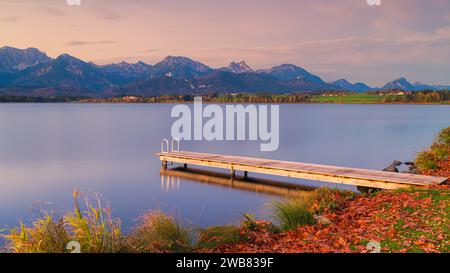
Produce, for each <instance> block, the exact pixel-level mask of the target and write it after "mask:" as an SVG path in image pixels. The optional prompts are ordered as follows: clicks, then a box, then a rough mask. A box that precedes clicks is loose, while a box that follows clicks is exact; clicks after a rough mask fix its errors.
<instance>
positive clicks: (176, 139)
mask: <svg viewBox="0 0 450 273" xmlns="http://www.w3.org/2000/svg"><path fill="white" fill-rule="evenodd" d="M175 143H176V144H177V148H176V149H175V148H174V147H175V145H174V144H175ZM171 151H172V152H179V151H180V140H179V139H178V138H173V139H172V149H171Z"/></svg>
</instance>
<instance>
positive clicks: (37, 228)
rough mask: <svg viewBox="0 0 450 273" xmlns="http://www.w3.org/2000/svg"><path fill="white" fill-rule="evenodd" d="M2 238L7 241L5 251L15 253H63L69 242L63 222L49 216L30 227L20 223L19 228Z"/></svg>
mask: <svg viewBox="0 0 450 273" xmlns="http://www.w3.org/2000/svg"><path fill="white" fill-rule="evenodd" d="M4 237H5V238H6V239H7V241H8V243H7V246H6V250H7V251H9V252H16V253H64V252H66V245H67V243H68V242H69V241H70V240H71V239H70V235H69V233H68V232H67V230H66V229H65V224H64V220H63V219H60V220H59V221H55V220H54V218H53V216H52V215H50V214H45V216H44V217H43V218H41V219H38V220H36V221H34V222H33V225H32V227H26V226H25V225H24V224H23V223H22V222H21V223H20V228H15V229H12V230H10V233H9V235H5V236H4Z"/></svg>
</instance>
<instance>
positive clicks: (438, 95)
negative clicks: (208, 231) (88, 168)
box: [0, 90, 450, 105]
mask: <svg viewBox="0 0 450 273" xmlns="http://www.w3.org/2000/svg"><path fill="white" fill-rule="evenodd" d="M196 96H201V97H202V99H203V103H205V104H207V103H217V104H222V103H241V104H261V103H262V104H392V105H402V104H403V105H404V104H411V105H449V104H450V91H448V90H445V91H417V92H406V91H401V90H396V91H372V92H366V93H351V92H338V91H335V92H311V93H293V94H264V93H261V94H252V93H231V94H217V93H214V94H185V95H159V96H139V95H123V96H115V97H108V98H106V97H104V98H101V97H83V96H17V95H0V103H108V104H120V103H121V104H138V103H139V104H144V103H167V104H177V103H192V102H193V101H194V97H196Z"/></svg>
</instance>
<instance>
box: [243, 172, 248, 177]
mask: <svg viewBox="0 0 450 273" xmlns="http://www.w3.org/2000/svg"><path fill="white" fill-rule="evenodd" d="M247 177H248V171H244V179H247Z"/></svg>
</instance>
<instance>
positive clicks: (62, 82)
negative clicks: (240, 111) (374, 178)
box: [0, 47, 450, 96]
mask: <svg viewBox="0 0 450 273" xmlns="http://www.w3.org/2000/svg"><path fill="white" fill-rule="evenodd" d="M448 88H450V87H449V86H438V85H426V84H422V83H419V82H415V83H413V84H411V83H409V82H408V81H407V80H406V79H405V78H400V79H397V80H394V81H392V82H389V83H387V84H386V85H385V86H384V87H382V88H372V87H369V86H368V85H366V84H364V83H361V82H358V83H354V84H352V83H350V82H349V81H347V80H345V79H340V80H337V81H334V82H325V81H323V80H322V79H321V78H320V77H319V76H317V75H314V74H312V73H310V72H308V71H307V70H305V69H304V68H301V67H299V66H296V65H293V64H282V65H279V66H275V67H272V68H270V69H265V70H254V69H252V68H251V67H250V66H249V65H247V64H246V63H245V61H240V62H231V63H230V65H229V66H228V67H222V68H218V69H215V68H211V67H209V66H207V65H205V64H202V63H200V62H197V61H194V60H192V59H190V58H187V57H181V56H167V57H166V58H164V59H163V60H162V61H161V62H158V63H156V64H154V65H150V64H146V63H144V62H138V63H134V64H132V63H127V62H121V63H117V64H108V65H97V64H94V63H92V62H85V61H83V60H80V59H78V58H76V57H73V56H70V55H68V54H62V55H60V56H58V57H57V58H55V59H53V58H50V57H48V56H47V55H46V54H45V53H43V52H41V51H40V50H38V49H36V48H27V49H17V48H13V47H2V48H0V95H2V94H3V95H5V94H7V95H28V96H47V95H59V96H115V95H143V96H153V95H163V94H172V95H173V94H201V93H212V92H219V93H220V92H251V93H258V92H269V93H292V92H305V91H354V92H365V91H369V90H404V91H418V90H442V89H448Z"/></svg>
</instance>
